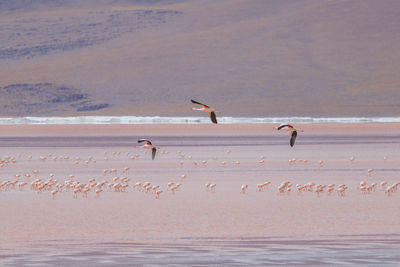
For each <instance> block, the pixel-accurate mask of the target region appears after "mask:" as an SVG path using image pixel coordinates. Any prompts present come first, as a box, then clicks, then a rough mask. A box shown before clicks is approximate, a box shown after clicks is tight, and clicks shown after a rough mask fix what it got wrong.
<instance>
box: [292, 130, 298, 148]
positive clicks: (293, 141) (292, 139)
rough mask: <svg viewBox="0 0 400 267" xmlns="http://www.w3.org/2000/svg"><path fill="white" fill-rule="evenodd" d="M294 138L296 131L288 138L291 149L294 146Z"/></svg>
mask: <svg viewBox="0 0 400 267" xmlns="http://www.w3.org/2000/svg"><path fill="white" fill-rule="evenodd" d="M296 137H297V131H293V132H292V136H291V137H290V146H291V147H293V146H294V141H295V140H296Z"/></svg>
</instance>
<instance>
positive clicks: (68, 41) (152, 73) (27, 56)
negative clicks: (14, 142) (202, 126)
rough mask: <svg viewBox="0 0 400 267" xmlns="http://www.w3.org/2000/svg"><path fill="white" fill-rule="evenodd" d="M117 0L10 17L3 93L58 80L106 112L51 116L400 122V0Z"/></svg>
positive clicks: (1, 64)
mask: <svg viewBox="0 0 400 267" xmlns="http://www.w3.org/2000/svg"><path fill="white" fill-rule="evenodd" d="M110 3H111V2H110V1H102V2H101V4H98V5H96V6H93V5H83V6H80V7H79V8H78V7H74V6H72V7H71V5H67V6H63V5H60V6H58V7H56V8H50V9H47V10H45V11H42V10H41V9H40V8H39V9H37V8H36V9H34V11H32V12H27V10H24V12H22V11H18V10H17V11H12V12H11V13H7V15H5V16H2V17H1V18H0V36H1V37H0V38H1V39H2V40H1V41H2V42H0V86H2V87H6V86H9V85H13V84H21V83H23V84H30V85H33V84H43V83H51V84H53V85H54V86H64V87H68V88H74V90H78V91H79V92H80V93H82V94H85V97H86V98H87V101H90V103H99V105H100V106H99V107H101V108H99V109H93V110H85V109H84V110H82V109H81V110H79V111H78V108H77V107H76V106H75V107H74V106H72V105H70V106H68V105H64V106H63V107H62V108H60V109H57V108H54V107H50V106H47V108H46V105H43V107H41V108H38V109H35V112H34V114H33V115H42V116H46V115H57V114H58V115H66V114H68V115H86V114H110V115H178V116H190V115H198V114H197V113H192V111H191V110H190V104H189V99H190V98H195V99H198V100H199V101H204V102H207V103H209V104H210V105H213V106H214V107H216V108H217V109H219V110H221V111H223V114H224V115H225V116H294V115H296V116H398V115H400V106H399V100H400V75H399V72H400V53H399V52H398V47H399V46H400V32H399V31H398V25H400V2H399V1H396V0H384V1H374V0H354V1H341V0H337V1H315V0H305V1H294V0H287V1H261V0H255V1H244V0H221V1H211V0H204V1H169V2H168V4H162V3H163V2H157V1H155V2H151V3H148V4H145V3H146V2H144V1H141V2H135V1H133V2H130V1H123V2H122V1H120V2H115V3H116V4H110ZM15 14H18V16H15ZM6 52H7V53H6ZM38 90H39V89H38ZM39 91H40V90H39ZM7 97H19V96H18V94H17V93H15V94H14V95H12V94H10V93H9V94H8V95H7ZM24 97H26V96H24ZM2 101H7V100H6V99H2ZM26 101H29V99H28V100H25V102H26ZM49 105H57V103H51V104H49ZM93 105H98V104H93ZM18 110H19V113H18V115H21V114H24V110H23V109H22V111H21V108H20V107H19V108H18ZM49 110H51V111H52V112H51V113H50V112H49ZM57 110H58V111H57ZM57 112H58V113H57ZM25 113H29V112H28V111H27V110H26V111H25ZM0 114H1V115H2V116H9V115H17V114H16V113H15V112H13V109H12V108H11V109H10V108H7V109H6V108H4V106H3V105H1V106H0ZM29 115H32V114H31V113H29Z"/></svg>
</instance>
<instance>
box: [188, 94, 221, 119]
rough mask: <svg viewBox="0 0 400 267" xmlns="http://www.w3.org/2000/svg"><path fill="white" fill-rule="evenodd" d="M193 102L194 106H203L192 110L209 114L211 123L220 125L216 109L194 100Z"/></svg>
mask: <svg viewBox="0 0 400 267" xmlns="http://www.w3.org/2000/svg"><path fill="white" fill-rule="evenodd" d="M191 101H192V103H193V104H196V105H200V106H202V107H201V108H192V110H199V111H203V112H207V113H208V114H209V115H210V119H211V121H212V122H213V123H215V124H217V123H218V122H217V116H216V115H215V109H213V108H210V107H209V106H207V105H204V104H202V103H200V102H197V101H194V100H193V99H191Z"/></svg>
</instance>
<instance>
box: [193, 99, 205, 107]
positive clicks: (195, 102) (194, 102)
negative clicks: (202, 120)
mask: <svg viewBox="0 0 400 267" xmlns="http://www.w3.org/2000/svg"><path fill="white" fill-rule="evenodd" d="M190 100H191V101H192V103H193V104H197V105H200V106H203V107H206V108H209V106H207V105H204V104H202V103H200V102H197V101H194V100H193V99H190Z"/></svg>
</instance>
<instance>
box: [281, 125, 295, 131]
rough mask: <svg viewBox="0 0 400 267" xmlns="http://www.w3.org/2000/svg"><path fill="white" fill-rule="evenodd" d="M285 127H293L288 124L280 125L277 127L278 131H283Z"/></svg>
mask: <svg viewBox="0 0 400 267" xmlns="http://www.w3.org/2000/svg"><path fill="white" fill-rule="evenodd" d="M285 127H293V126H292V125H290V124H282V125H279V127H278V130H280V129H283V128H285Z"/></svg>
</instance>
